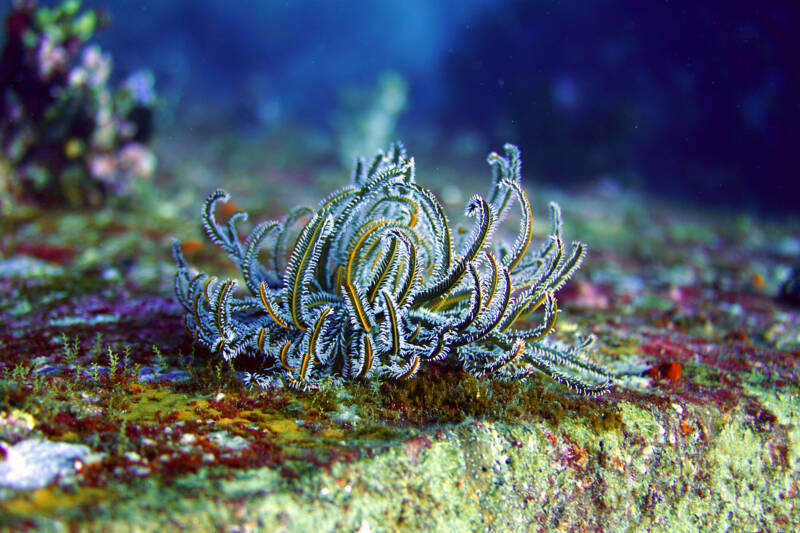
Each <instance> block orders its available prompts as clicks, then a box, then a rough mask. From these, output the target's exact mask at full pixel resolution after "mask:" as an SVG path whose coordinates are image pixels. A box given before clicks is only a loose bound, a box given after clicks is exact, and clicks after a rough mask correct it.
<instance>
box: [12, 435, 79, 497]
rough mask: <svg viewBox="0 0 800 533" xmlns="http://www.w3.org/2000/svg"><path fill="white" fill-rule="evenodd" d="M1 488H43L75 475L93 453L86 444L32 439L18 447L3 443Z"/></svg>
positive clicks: (19, 444)
mask: <svg viewBox="0 0 800 533" xmlns="http://www.w3.org/2000/svg"><path fill="white" fill-rule="evenodd" d="M0 447H2V448H3V451H4V452H5V460H4V461H3V462H2V463H0V486H3V487H7V488H11V489H16V490H33V489H41V488H43V487H46V486H47V485H49V484H51V483H53V482H54V481H56V480H57V479H58V478H59V477H62V476H65V475H70V474H73V473H74V472H75V470H76V463H77V464H78V465H80V464H81V463H82V462H83V461H84V460H85V459H86V457H87V456H88V455H89V454H90V453H91V450H90V449H89V448H88V447H86V446H83V445H82V444H68V443H66V442H50V441H46V440H40V439H28V440H24V441H22V442H19V443H17V444H14V445H8V444H7V443H0Z"/></svg>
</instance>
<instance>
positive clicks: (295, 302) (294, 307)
mask: <svg viewBox="0 0 800 533" xmlns="http://www.w3.org/2000/svg"><path fill="white" fill-rule="evenodd" d="M325 220H326V219H324V218H322V217H320V219H319V221H318V222H317V225H316V227H315V228H314V232H313V233H312V234H311V238H310V239H309V241H308V246H306V249H305V250H303V256H302V257H301V258H300V262H299V263H298V264H297V273H296V274H295V276H294V283H293V284H292V293H291V299H290V302H291V305H290V306H289V307H290V308H291V312H292V321H293V322H294V325H295V326H297V329H299V330H300V331H305V330H306V329H308V328H307V326H306V325H305V324H303V323H302V322H301V321H300V317H299V316H298V315H297V311H298V309H299V307H300V305H299V303H300V296H299V294H298V290H297V289H298V285H300V281H301V280H302V279H303V274H304V273H305V272H304V269H303V266H304V265H305V264H306V261H307V260H308V254H309V253H310V252H311V250H313V249H314V245H315V244H316V243H317V239H318V238H319V233H320V231H321V230H322V226H324V225H325ZM301 237H302V233H301Z"/></svg>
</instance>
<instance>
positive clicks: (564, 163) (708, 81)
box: [87, 0, 800, 214]
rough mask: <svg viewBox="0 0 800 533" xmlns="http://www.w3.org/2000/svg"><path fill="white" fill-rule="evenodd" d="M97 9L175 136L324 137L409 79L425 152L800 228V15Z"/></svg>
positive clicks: (150, 0)
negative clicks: (520, 158) (212, 126)
mask: <svg viewBox="0 0 800 533" xmlns="http://www.w3.org/2000/svg"><path fill="white" fill-rule="evenodd" d="M87 5H94V6H104V7H105V8H106V9H108V11H110V13H111V15H112V18H113V23H112V26H111V27H110V28H108V29H106V30H103V31H102V32H101V33H100V34H99V35H98V38H97V40H98V41H99V42H100V43H101V44H102V45H103V46H104V48H105V49H107V50H109V51H111V53H112V54H113V55H114V57H115V73H116V75H117V76H123V75H125V74H126V73H128V72H130V71H133V70H135V69H137V68H141V67H151V68H153V70H154V71H155V73H156V76H157V79H158V89H159V91H160V92H162V93H164V94H167V95H170V98H171V99H170V100H169V101H171V102H174V103H175V105H176V108H177V110H176V117H177V119H176V121H175V123H174V124H173V126H172V127H179V125H180V124H181V116H182V112H183V111H185V110H189V109H196V108H198V107H199V108H200V109H207V110H208V111H209V117H210V120H211V119H213V120H215V121H218V122H224V123H226V124H227V125H231V124H233V125H237V124H240V125H242V126H243V127H246V128H259V127H267V126H266V125H265V124H264V123H263V116H262V114H260V113H261V112H260V111H259V109H261V110H263V109H265V108H267V109H272V110H274V111H275V113H276V115H279V116H280V120H282V121H293V122H299V123H305V124H309V125H317V126H320V127H324V126H325V125H326V124H329V123H330V115H331V113H332V112H334V111H335V108H336V106H337V103H338V101H339V98H338V95H339V94H340V92H341V90H342V88H343V87H347V86H354V85H355V86H359V85H360V86H369V85H372V84H374V83H375V80H376V79H377V77H378V76H379V74H380V73H381V72H384V71H387V70H393V71H396V72H399V73H400V74H402V75H403V76H404V77H405V78H406V79H407V80H408V81H409V84H410V100H409V103H410V107H409V110H408V112H407V113H406V115H405V116H404V118H403V122H402V123H401V133H406V134H407V135H408V136H410V137H411V138H412V139H413V138H414V135H415V134H418V133H419V132H425V131H427V132H429V137H430V138H431V139H434V142H437V143H441V144H442V145H444V144H446V142H447V140H448V139H453V138H456V137H458V136H459V135H460V134H463V133H464V132H469V133H471V134H472V135H473V137H475V138H477V139H479V140H480V142H481V143H482V144H483V145H485V146H486V147H493V148H496V147H498V146H499V145H501V143H502V142H504V141H506V140H509V141H513V142H516V143H518V144H520V146H521V147H522V149H523V154H524V156H525V163H526V167H525V169H526V174H528V175H532V176H535V177H536V179H537V180H552V181H554V182H557V183H562V184H566V185H575V184H580V183H583V182H587V181H591V180H596V179H598V178H601V177H604V176H612V177H615V178H616V179H619V180H622V181H626V182H629V183H633V184H639V185H642V186H644V187H646V188H647V189H648V190H650V191H651V192H655V193H657V194H664V195H671V196H673V197H678V198H681V199H685V201H687V202H690V203H696V204H697V203H699V204H723V205H730V206H734V207H737V208H742V207H743V208H748V209H753V210H758V211H760V212H762V213H784V214H785V213H792V214H800V194H799V193H798V189H800V188H799V187H798V173H797V168H798V162H799V160H800V157H798V152H800V60H798V54H800V12H799V11H800V7H798V6H800V2H796V1H795V2H789V1H787V2H778V1H772V2H770V1H759V2H757V1H750V2H746V1H737V0H728V1H722V0H704V1H702V2H698V1H697V0H673V1H669V2H667V1H663V0H638V1H637V0H580V1H578V0H575V1H569V2H567V1H561V2H558V1H553V0H527V1H513V0H512V1H497V0H496V1H479V0H461V1H454V0H442V1H432V0H406V1H403V2H390V1H378V0H371V1H361V2H344V1H335V0H330V1H310V0H306V1H291V2H266V1H263V2H262V1H259V2H255V1H253V2H223V1H222V0H219V1H217V0H197V1H193V2H185V1H178V0H137V1H135V2H110V1H107V2H98V1H92V2H87ZM415 132H416V133H415ZM409 144H411V142H409ZM411 148H412V149H413V148H414V146H411ZM481 148H483V146H481Z"/></svg>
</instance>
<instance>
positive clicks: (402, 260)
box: [174, 143, 610, 394]
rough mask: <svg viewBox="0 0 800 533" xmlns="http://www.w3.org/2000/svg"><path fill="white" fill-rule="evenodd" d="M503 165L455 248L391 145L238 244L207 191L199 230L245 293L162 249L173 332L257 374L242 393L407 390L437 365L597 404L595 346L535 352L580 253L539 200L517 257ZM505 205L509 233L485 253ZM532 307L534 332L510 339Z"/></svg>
mask: <svg viewBox="0 0 800 533" xmlns="http://www.w3.org/2000/svg"><path fill="white" fill-rule="evenodd" d="M505 153H506V155H505V157H502V156H500V155H498V154H496V153H492V154H490V155H489V157H488V162H489V165H490V166H491V167H492V170H493V177H494V182H493V185H492V188H491V190H490V192H489V196H488V198H483V197H481V196H477V195H476V196H474V197H473V198H472V199H471V200H470V201H469V203H467V207H466V215H467V216H469V217H472V218H474V219H475V223H474V227H473V228H472V230H471V231H468V232H467V231H465V232H463V233H461V232H459V233H457V235H458V238H457V239H456V242H455V243H454V242H453V234H452V232H451V230H450V224H449V223H448V220H447V217H446V216H445V214H444V211H443V209H442V206H441V205H440V204H439V202H438V200H437V199H436V197H435V196H434V195H433V193H432V192H431V191H430V190H428V189H425V188H424V187H421V186H420V185H418V184H417V182H416V180H415V177H414V160H413V159H411V158H408V157H407V156H406V152H405V150H404V149H403V147H402V145H400V144H399V143H398V144H395V145H393V146H392V147H391V149H390V150H389V152H388V153H383V152H378V154H377V155H376V156H375V157H374V158H373V159H372V161H371V162H370V163H369V164H368V165H367V164H366V163H365V161H364V160H359V161H358V162H357V163H356V167H355V171H354V174H353V179H352V183H351V184H350V185H348V186H347V187H345V188H343V189H341V190H339V191H337V192H335V193H333V194H332V195H331V196H330V197H328V198H327V199H326V200H325V201H323V202H322V203H321V204H320V205H319V207H318V208H317V209H316V210H314V209H311V208H308V207H298V208H295V209H293V210H292V211H290V213H289V214H288V216H287V217H286V219H285V220H284V221H283V222H278V221H267V222H262V223H260V224H259V225H257V226H256V227H255V228H254V229H253V230H252V232H251V233H250V235H249V236H248V237H247V238H246V239H245V240H244V241H243V242H242V241H241V240H240V238H239V235H238V231H237V224H238V223H239V222H241V221H244V220H245V219H246V217H247V215H246V213H244V212H237V213H235V214H234V215H233V216H231V217H230V219H229V220H228V221H227V224H220V223H219V222H218V221H217V220H216V218H215V216H214V210H215V206H216V204H217V203H218V202H220V201H223V200H225V199H227V197H228V196H227V194H226V193H225V192H224V191H222V190H217V191H216V192H214V193H213V194H211V196H209V197H208V199H207V200H206V201H205V203H204V205H203V215H202V217H203V226H204V228H205V231H206V233H207V234H208V236H209V238H210V239H211V240H212V241H214V242H215V243H217V244H218V245H219V246H220V247H222V249H223V250H225V251H226V252H227V253H228V255H229V256H230V258H231V259H232V260H233V262H234V263H235V264H236V266H237V267H238V268H239V270H241V273H242V278H243V279H244V282H245V285H246V286H247V288H248V289H249V291H250V293H251V295H250V296H238V295H237V282H236V281H234V280H230V279H229V280H222V279H216V278H214V277H212V276H209V275H207V274H204V273H198V274H193V273H191V272H190V270H189V267H188V265H187V264H186V262H185V261H184V259H183V257H182V255H181V252H180V248H179V247H178V245H177V243H176V245H175V247H174V253H175V260H176V261H177V264H178V273H177V276H176V278H175V292H176V294H177V296H178V300H179V301H180V302H181V304H182V305H183V307H184V308H185V309H186V316H185V326H186V328H187V330H188V331H189V332H191V334H192V335H193V336H194V339H195V340H196V341H197V342H199V343H200V344H202V345H204V346H206V347H208V348H209V349H210V350H211V351H212V352H217V353H220V354H222V356H223V357H224V358H225V359H226V360H229V359H232V358H237V357H240V356H245V357H251V358H256V366H257V367H258V368H259V370H258V371H256V372H253V373H248V374H247V380H248V381H249V382H251V383H260V384H262V385H265V384H268V383H270V382H271V381H272V380H274V378H278V379H280V380H282V381H284V382H288V383H289V384H290V385H292V386H295V387H298V388H302V389H309V388H316V387H319V386H320V385H323V384H326V383H338V382H341V381H342V380H345V379H356V378H381V379H385V378H396V379H407V378H410V377H412V376H413V375H414V374H415V373H416V372H417V370H418V369H419V367H420V365H422V364H424V363H426V362H431V361H437V360H442V359H445V358H449V359H450V360H451V361H457V362H458V364H460V365H461V366H462V367H463V369H464V370H466V371H468V372H470V373H472V374H474V375H476V376H490V377H492V378H499V379H524V378H526V377H527V376H529V375H530V374H531V373H533V372H534V371H537V370H538V371H542V372H545V373H547V374H549V375H550V376H551V377H552V378H553V379H555V380H557V381H559V382H562V383H564V384H566V385H567V386H569V387H570V388H572V389H574V390H577V391H579V392H580V393H582V394H598V393H601V392H603V391H605V390H606V389H607V388H608V383H609V378H610V376H609V374H608V373H607V372H606V371H605V370H603V369H602V368H600V367H599V366H597V365H595V364H593V363H591V362H589V361H587V360H585V359H584V358H583V354H584V352H586V351H587V350H588V349H589V347H590V346H591V345H592V343H593V341H594V338H593V337H589V338H587V339H586V340H584V341H583V342H581V343H580V344H579V345H578V346H576V347H566V346H563V345H561V344H554V343H549V342H547V341H546V340H545V336H546V335H547V334H548V333H549V332H550V331H551V330H552V328H553V326H554V324H555V322H556V314H557V310H556V299H555V293H556V291H558V290H559V289H560V288H561V287H562V286H563V285H564V283H566V281H567V280H568V279H569V278H570V276H572V274H573V273H574V272H575V270H577V268H578V267H579V266H580V264H581V261H582V260H583V257H584V254H585V249H584V246H583V244H581V243H579V242H575V243H573V244H572V250H571V252H569V253H568V252H567V250H566V249H565V248H566V247H565V245H564V241H563V240H562V238H561V214H560V210H559V207H558V205H557V204H555V203H553V204H550V207H551V212H552V231H551V235H550V238H549V239H547V241H546V242H544V244H543V245H542V246H541V247H540V248H539V249H538V250H536V251H531V250H530V245H531V240H532V235H533V220H532V213H531V206H530V202H529V201H528V197H527V195H526V194H525V191H524V190H523V189H522V186H521V175H520V156H519V150H518V149H517V147H516V146H513V145H510V144H507V145H506V146H505ZM515 202H517V203H518V204H519V206H520V208H521V212H522V217H521V223H520V230H519V236H518V237H517V239H516V241H515V242H514V243H513V244H512V245H510V246H509V245H506V244H504V243H500V244H499V245H497V246H494V247H493V246H491V238H492V234H493V233H494V231H495V230H496V229H497V227H498V224H499V223H500V222H501V221H502V220H503V219H504V218H505V217H506V215H507V214H508V212H509V209H510V208H511V207H512V205H513V204H514V203H515ZM292 243H293V246H292V249H291V253H289V246H290V245H291V244H292ZM262 250H264V252H265V254H264V255H265V258H263V259H264V260H262V258H260V257H259V254H260V252H261V251H262ZM537 310H541V311H542V312H541V315H542V316H541V320H540V323H539V325H538V326H535V327H533V328H530V329H518V328H517V327H515V326H517V325H518V324H519V323H520V322H522V321H523V320H525V319H526V317H528V315H530V314H531V313H533V312H534V311H537ZM250 363H251V364H250V365H249V366H250V367H251V368H252V367H253V364H252V363H253V361H250Z"/></svg>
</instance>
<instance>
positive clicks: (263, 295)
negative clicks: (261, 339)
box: [258, 281, 291, 329]
mask: <svg viewBox="0 0 800 533" xmlns="http://www.w3.org/2000/svg"><path fill="white" fill-rule="evenodd" d="M258 294H259V296H261V303H262V304H263V305H264V309H266V310H267V313H269V316H270V318H272V320H274V321H275V323H276V324H278V325H279V326H280V327H282V328H283V329H291V328H290V327H289V325H288V324H287V323H286V322H284V321H283V320H281V319H280V318H278V315H277V314H276V313H275V310H274V309H272V306H271V305H270V303H269V299H268V298H267V294H266V289H265V288H264V282H263V281H262V282H261V283H259V285H258Z"/></svg>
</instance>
